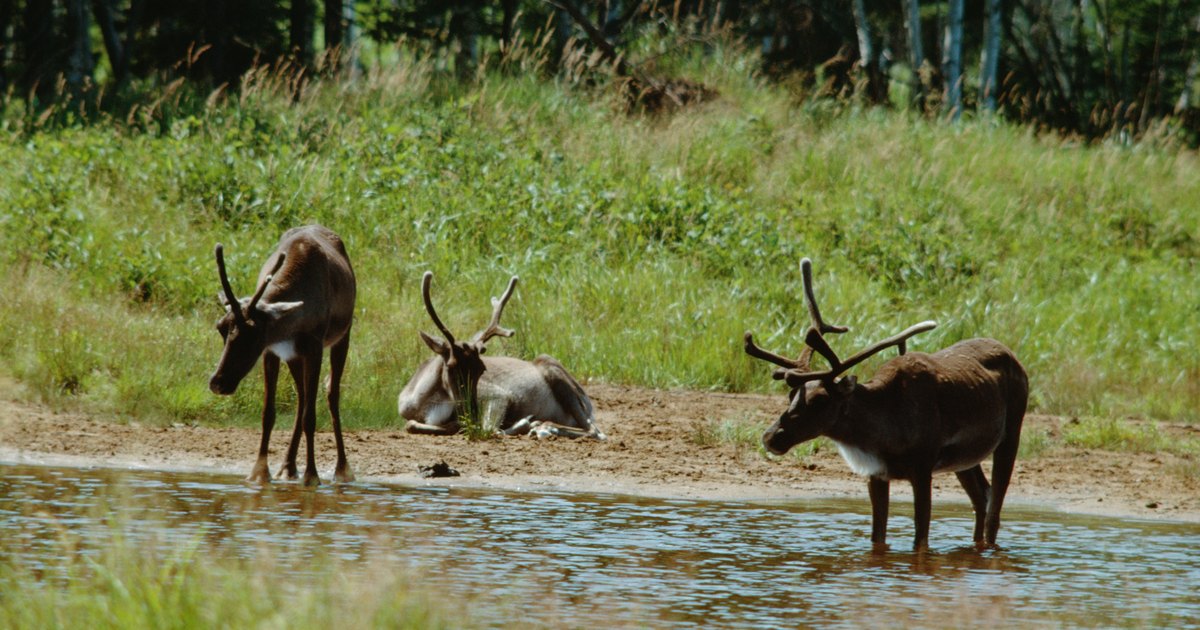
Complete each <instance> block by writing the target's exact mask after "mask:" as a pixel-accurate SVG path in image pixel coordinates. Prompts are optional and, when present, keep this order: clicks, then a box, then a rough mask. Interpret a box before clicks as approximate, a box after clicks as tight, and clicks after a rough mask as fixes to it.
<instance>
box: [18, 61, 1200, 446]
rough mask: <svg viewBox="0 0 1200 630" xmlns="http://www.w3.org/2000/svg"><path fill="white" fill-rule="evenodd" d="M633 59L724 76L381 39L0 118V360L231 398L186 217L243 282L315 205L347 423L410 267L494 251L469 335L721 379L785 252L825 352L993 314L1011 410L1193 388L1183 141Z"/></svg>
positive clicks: (790, 312) (736, 66)
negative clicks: (997, 117)
mask: <svg viewBox="0 0 1200 630" xmlns="http://www.w3.org/2000/svg"><path fill="white" fill-rule="evenodd" d="M646 45H651V44H646ZM716 58H720V59H722V60H723V62H722V63H716V62H715V61H714V59H716ZM509 63H516V62H512V61H510V62H509ZM659 63H660V68H665V69H671V70H673V71H678V72H682V73H687V74H688V75H689V76H692V77H698V78H701V79H703V80H704V81H705V82H706V83H708V84H709V85H711V86H713V87H715V88H716V89H717V90H719V91H720V93H721V95H722V96H721V98H720V99H719V100H717V101H715V102H712V103H710V104H707V105H704V106H701V107H696V108H692V109H688V110H686V111H681V112H677V113H674V114H671V115H665V116H657V117H655V116H630V115H627V114H625V113H624V112H623V111H622V110H621V108H620V106H619V103H618V100H617V99H616V98H615V97H614V96H613V91H612V90H609V89H608V88H607V87H606V86H605V85H604V84H603V83H601V84H598V85H597V84H590V83H589V82H588V81H585V80H582V79H581V80H579V81H572V80H567V79H553V78H543V76H544V75H537V74H533V73H530V74H519V75H513V74H510V73H508V72H506V71H505V70H504V69H502V68H501V69H491V70H484V71H482V72H481V73H480V77H479V78H478V80H476V81H474V82H471V83H456V82H451V81H448V80H447V79H445V78H443V77H441V76H440V75H438V74H437V73H436V72H435V71H434V69H433V65H432V62H431V61H429V60H428V59H426V58H424V57H421V56H419V55H414V54H397V55H395V59H393V60H392V62H391V65H389V66H388V67H386V68H380V69H377V70H373V71H372V72H370V73H368V74H366V75H365V76H363V77H361V78H359V79H357V80H354V81H349V82H338V81H333V80H327V81H318V82H315V83H312V84H309V85H308V86H307V87H306V88H305V89H304V90H303V91H302V92H300V93H299V94H297V93H296V92H295V85H294V84H293V83H290V82H289V81H290V78H289V76H288V75H287V73H286V72H283V71H278V72H276V73H272V72H268V71H264V72H261V73H259V74H254V75H252V76H251V77H249V78H248V80H247V81H246V84H245V87H244V89H243V92H242V93H241V94H240V95H232V94H223V95H222V94H214V95H204V94H200V95H194V96H180V95H179V94H183V93H184V92H186V90H187V89H189V88H187V86H183V87H179V88H173V89H176V90H179V92H178V93H175V92H173V93H172V94H173V95H174V96H173V97H172V99H173V100H167V101H163V102H161V103H160V104H159V106H158V109H155V110H154V111H153V112H151V113H149V114H146V113H145V109H142V110H139V111H141V112H143V114H142V115H144V116H149V117H150V118H149V119H148V120H149V121H150V122H151V123H153V124H143V123H139V122H137V116H133V117H132V118H130V119H129V120H123V119H121V118H120V117H117V116H107V117H103V116H102V117H99V118H98V119H97V120H92V121H91V122H90V123H89V124H76V125H60V126H51V125H47V126H46V127H45V128H44V129H38V128H31V127H30V126H29V125H20V124H15V123H13V124H8V123H5V124H3V125H0V132H2V133H3V134H5V136H4V139H3V142H2V143H0V244H2V246H3V247H2V249H0V272H2V275H3V280H0V282H2V283H3V284H0V289H2V290H3V291H4V295H5V298H6V299H5V300H3V301H0V325H3V328H4V330H5V331H6V333H7V334H6V335H4V336H2V337H0V366H2V367H0V370H4V371H7V372H9V373H10V374H11V375H12V376H15V377H16V378H18V379H20V380H22V381H24V382H26V383H28V384H30V385H31V386H32V389H33V390H34V391H37V392H39V393H40V395H41V396H42V397H43V398H44V399H46V400H49V401H51V402H54V403H56V404H82V405H85V406H88V407H93V408H99V409H104V410H108V411H112V412H116V413H120V414H131V415H136V416H139V417H141V418H143V419H148V420H152V419H155V418H157V419H160V420H174V419H178V418H181V417H182V418H186V419H188V420H196V421H204V422H214V423H239V424H242V423H244V424H252V423H256V422H257V413H256V412H255V411H256V407H257V405H258V404H259V400H258V397H259V392H260V391H261V390H260V389H259V386H258V385H257V384H249V385H243V387H242V388H240V390H239V392H238V393H237V394H236V395H235V396H234V397H233V398H231V399H222V398H218V397H215V396H212V395H210V394H208V393H207V391H206V390H205V383H206V380H207V373H208V372H209V371H210V370H211V369H212V367H213V365H214V364H215V362H216V359H217V357H218V354H219V347H220V341H219V339H220V338H219V336H218V335H217V334H216V333H215V332H212V331H211V323H212V321H213V320H215V318H216V315H217V314H218V313H219V312H220V309H219V308H218V306H217V304H218V303H217V301H216V300H215V298H214V296H215V294H216V293H217V291H218V286H219V285H218V283H217V279H216V272H215V267H214V264H213V260H212V247H213V244H214V243H216V242H218V241H220V242H223V243H224V244H225V248H226V260H227V263H228V265H229V269H230V276H231V280H232V281H233V283H234V285H235V288H236V290H237V291H239V292H240V293H242V294H248V293H250V292H251V291H252V290H253V287H252V286H251V283H252V281H253V278H254V277H255V274H256V273H257V269H258V267H259V265H261V263H262V261H263V260H264V259H265V257H266V256H267V255H268V253H269V252H270V251H271V249H272V247H273V245H274V243H275V241H276V239H277V238H278V237H279V235H280V234H281V233H282V232H283V231H284V230H285V229H287V228H289V227H292V226H294V225H297V224H300V223H306V222H320V223H323V224H325V225H328V226H330V227H331V228H333V229H334V230H335V231H337V232H339V233H340V234H341V235H342V236H343V238H344V239H345V240H346V242H347V245H348V248H349V252H350V256H351V259H352V260H353V262H354V265H355V269H356V272H357V274H358V278H359V295H358V303H357V312H356V323H355V327H354V338H353V340H352V342H351V353H350V360H349V364H348V367H347V374H346V379H345V390H344V392H345V393H344V397H343V409H344V410H345V413H346V418H347V422H348V425H349V426H351V427H363V426H384V425H389V424H392V423H394V422H396V421H397V416H396V412H395V402H394V401H395V398H394V397H395V396H396V394H397V393H398V392H399V389H400V387H401V385H402V384H403V382H404V380H405V379H407V377H408V376H409V375H410V374H411V373H412V371H413V370H414V369H415V367H416V366H417V365H418V363H419V362H420V361H421V360H423V359H424V358H425V357H426V355H427V352H428V350H426V349H425V348H424V346H423V345H422V344H420V343H419V342H418V339H417V336H416V334H415V332H416V330H418V329H419V328H421V327H428V326H429V323H428V322H427V321H426V317H425V314H424V311H423V309H422V307H421V300H420V298H419V295H418V291H419V289H418V287H419V278H420V276H421V273H422V272H423V271H425V270H427V269H429V270H433V271H434V272H435V273H437V274H438V277H439V278H440V279H445V283H446V285H447V286H448V287H452V288H451V289H449V290H448V295H447V298H446V299H445V300H444V302H445V306H444V307H443V306H442V305H441V303H439V311H441V309H443V308H445V311H444V312H442V313H441V314H442V317H443V319H444V320H446V322H447V325H448V326H450V327H451V328H452V329H453V330H456V331H457V330H462V331H464V334H469V333H466V332H465V331H473V330H476V329H478V328H481V327H482V326H483V325H484V324H485V323H486V319H487V316H488V312H489V310H488V296H489V295H492V294H496V293H498V292H499V291H500V290H502V289H503V283H504V281H505V279H506V278H507V277H508V276H509V275H512V274H519V275H520V276H521V278H522V285H521V289H520V291H518V292H517V294H516V296H515V297H514V299H513V301H512V303H511V304H510V306H509V309H508V311H507V313H506V315H505V322H506V325H509V326H511V327H513V328H515V329H516V330H517V335H516V336H515V337H514V338H512V339H510V340H505V341H497V342H494V343H493V348H492V349H491V352H493V353H507V354H513V355H520V356H525V357H531V356H533V355H536V354H539V353H549V354H553V355H555V356H557V357H558V358H560V359H561V360H563V362H564V363H565V364H566V365H567V366H568V368H569V369H571V370H572V371H573V372H574V373H576V374H577V375H578V376H580V377H583V378H592V379H605V380H611V381H620V382H627V383H636V384H643V385H649V386H657V387H693V388H704V389H721V390H733V391H743V390H765V389H768V388H771V387H772V386H773V381H771V380H770V378H769V377H768V375H767V370H766V368H765V367H764V366H763V365H761V364H760V363H761V362H755V361H753V360H751V359H749V358H748V357H746V356H745V355H744V354H743V353H742V351H741V345H740V339H741V333H742V332H743V331H745V330H752V331H754V332H755V333H756V337H757V338H758V339H760V343H762V344H763V345H764V346H766V347H770V348H772V349H777V350H779V351H783V352H798V351H799V346H800V343H801V341H800V340H801V333H802V332H803V330H804V328H805V326H806V324H807V322H806V315H805V311H804V308H803V304H802V298H801V290H800V274H799V267H798V261H799V259H800V257H802V256H810V257H812V258H813V259H814V261H815V265H816V283H817V285H818V286H817V290H818V292H819V295H820V300H821V302H822V307H823V308H824V311H825V313H826V315H827V317H828V319H829V320H831V321H833V322H836V323H838V324H845V325H849V326H851V327H852V329H853V330H852V332H851V333H850V334H847V335H844V336H841V337H839V339H838V340H837V341H836V345H837V348H838V349H839V351H843V352H852V351H853V350H854V349H856V348H858V347H861V346H863V345H866V344H868V343H870V342H872V341H874V340H877V339H879V338H881V337H884V336H887V335H889V334H891V333H892V332H895V331H897V330H899V329H901V328H903V327H905V326H907V325H908V324H910V323H912V322H915V321H920V320H924V319H930V318H932V319H936V320H937V321H938V322H939V323H940V326H939V327H938V328H937V329H936V330H934V331H932V332H930V333H926V334H923V335H921V336H920V337H918V338H916V339H915V340H914V341H913V342H912V344H911V345H912V348H913V349H914V350H932V349H936V348H940V347H943V346H945V345H948V344H950V343H953V342H955V341H957V340H960V339H964V338H969V337H974V336H989V337H994V338H997V339H999V340H1001V341H1002V342H1004V343H1006V344H1008V345H1009V346H1010V347H1012V348H1013V349H1014V350H1015V351H1016V353H1017V355H1018V356H1019V357H1020V358H1021V359H1022V361H1023V362H1024V363H1025V365H1026V368H1027V369H1028V372H1029V374H1030V379H1031V384H1032V387H1033V401H1032V402H1033V408H1034V409H1036V410H1039V411H1044V412H1051V413H1070V414H1077V415H1108V416H1118V415H1136V416H1145V417H1152V418H1159V419H1176V420H1188V421H1195V420H1196V419H1198V418H1200V350H1198V349H1197V346H1198V343H1197V342H1198V341H1200V289H1198V288H1197V285H1198V283H1197V282H1196V278H1197V258H1198V257H1200V213H1197V212H1196V211H1195V210H1196V202H1195V200H1196V199H1200V178H1196V177H1195V173H1197V172H1200V171H1198V167H1200V162H1198V160H1197V158H1196V155H1195V154H1193V153H1189V152H1186V151H1173V150H1166V149H1161V148H1153V147H1148V146H1132V147H1126V146H1093V147H1083V146H1078V145H1076V144H1073V143H1071V142H1067V141H1061V140H1055V139H1049V138H1045V137H1040V136H1037V135H1035V134H1033V133H1031V132H1029V131H1027V130H1026V129H1023V128H1019V127H1011V126H1006V125H1004V124H1000V123H997V122H996V121H992V120H988V121H976V122H969V123H966V124H962V125H957V126H951V125H943V124H940V123H937V122H930V121H926V120H923V119H919V118H914V117H912V116H910V115H907V114H903V113H895V112H888V111H885V110H861V109H858V108H856V107H854V106H829V105H827V104H823V103H822V102H807V101H797V100H796V99H795V98H794V97H793V95H791V94H790V93H789V92H787V91H786V90H785V89H782V88H780V87H777V86H774V85H770V84H766V83H763V82H761V81H759V80H757V79H756V78H755V77H754V76H753V75H752V73H751V72H749V71H748V69H749V68H751V67H752V65H753V59H752V57H750V56H749V55H746V54H744V53H742V52H739V51H738V50H737V49H735V48H720V49H719V50H718V51H717V52H715V53H710V55H708V56H705V55H700V54H699V53H698V52H697V51H695V50H693V49H690V48H687V47H679V48H678V49H672V50H666V51H665V54H664V56H663V57H662V58H661V59H660V61H659ZM172 103H173V104H172ZM5 111H6V112H11V111H14V110H13V108H6V109H5ZM8 115H11V116H17V115H23V114H11V113H10V114H8ZM130 120H132V121H133V122H130ZM884 359H885V357H879V358H877V359H876V360H875V362H873V363H872V364H869V365H867V366H865V367H864V368H861V369H860V372H862V373H864V374H867V373H869V372H870V370H871V368H872V365H877V364H878V361H882V360H884ZM282 389H283V390H284V391H285V392H286V390H287V388H282ZM287 395H290V394H287ZM286 404H290V403H288V402H286V401H285V405H286ZM284 413H286V411H285V412H284Z"/></svg>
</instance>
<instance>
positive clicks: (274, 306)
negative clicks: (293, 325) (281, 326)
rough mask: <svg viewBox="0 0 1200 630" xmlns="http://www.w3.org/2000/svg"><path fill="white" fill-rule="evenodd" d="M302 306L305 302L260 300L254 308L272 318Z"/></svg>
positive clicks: (277, 317) (279, 316)
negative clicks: (264, 301) (265, 301)
mask: <svg viewBox="0 0 1200 630" xmlns="http://www.w3.org/2000/svg"><path fill="white" fill-rule="evenodd" d="M301 306H304V302H267V303H265V304H264V303H262V302H259V303H258V304H256V305H254V308H255V310H258V311H259V312H261V313H263V314H265V315H266V316H267V317H270V318H271V319H279V318H281V317H283V316H284V315H287V314H288V313H291V312H292V311H294V310H296V309H298V308H300V307H301Z"/></svg>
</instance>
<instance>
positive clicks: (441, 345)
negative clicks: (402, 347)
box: [417, 330, 450, 359]
mask: <svg viewBox="0 0 1200 630" xmlns="http://www.w3.org/2000/svg"><path fill="white" fill-rule="evenodd" d="M417 334H418V335H421V341H424V342H425V345H427V346H429V349H430V350H433V353H434V354H436V355H439V356H441V357H442V358H443V359H445V358H446V357H449V356H450V345H449V344H447V343H446V342H445V341H442V340H441V339H437V338H436V337H430V336H429V335H426V334H425V331H422V330H418V331H417Z"/></svg>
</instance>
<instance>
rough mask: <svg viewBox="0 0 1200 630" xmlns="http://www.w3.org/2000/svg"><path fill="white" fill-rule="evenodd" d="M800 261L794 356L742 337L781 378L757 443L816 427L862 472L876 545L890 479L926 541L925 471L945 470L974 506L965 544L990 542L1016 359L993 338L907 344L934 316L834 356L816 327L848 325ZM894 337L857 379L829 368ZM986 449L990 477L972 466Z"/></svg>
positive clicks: (786, 441)
mask: <svg viewBox="0 0 1200 630" xmlns="http://www.w3.org/2000/svg"><path fill="white" fill-rule="evenodd" d="M800 268H801V274H802V276H803V281H804V295H805V298H806V300H807V302H808V312H809V316H810V318H811V319H812V326H811V327H810V328H809V329H808V332H807V333H806V335H805V338H804V341H805V348H804V350H803V351H802V352H801V354H800V357H799V358H798V359H789V358H787V357H783V356H780V355H778V354H775V353H773V352H769V351H766V350H763V349H762V348H760V347H758V346H757V345H756V344H755V343H754V338H753V336H752V335H751V333H749V332H747V333H746V334H745V337H744V343H745V351H746V353H747V354H749V355H750V356H752V357H755V358H758V359H762V360H764V361H768V362H770V363H773V364H775V365H777V366H779V368H778V369H776V370H775V373H774V378H775V379H776V380H783V381H785V382H786V383H787V384H788V386H789V387H791V388H792V389H791V392H790V393H789V399H790V402H789V405H788V408H787V410H786V411H784V412H783V414H782V415H781V416H780V417H779V420H777V421H776V422H775V423H774V424H772V425H771V427H770V428H769V429H767V431H766V433H765V434H764V435H763V446H764V447H766V449H767V450H768V451H770V452H772V453H775V454H777V455H782V454H784V453H786V452H787V451H788V450H789V449H791V448H792V447H793V446H795V445H797V444H800V443H802V442H806V441H808V440H811V439H814V438H816V437H818V436H825V437H828V438H829V439H830V440H832V441H833V443H834V444H835V445H836V446H837V448H838V451H839V452H840V453H841V455H842V458H843V459H845V460H846V463H847V464H848V465H849V466H850V468H851V469H852V470H854V472H856V473H858V474H860V475H863V476H866V477H867V479H868V480H867V491H868V494H869V496H870V498H871V541H872V543H873V544H874V545H876V546H879V547H884V546H886V541H885V539H886V536H887V518H888V490H889V488H888V484H889V482H890V481H891V480H894V479H900V480H908V481H909V482H911V484H912V489H913V503H914V512H915V518H914V522H915V527H916V537H915V540H914V542H913V549H914V550H918V551H920V550H924V549H926V548H928V544H929V520H930V512H931V508H930V501H931V484H932V477H933V475H934V473H940V472H954V473H955V474H956V475H957V476H958V480H959V482H960V483H961V484H962V486H963V488H964V489H965V490H966V492H967V495H968V496H969V497H970V499H971V505H972V507H973V509H974V512H975V533H974V542H975V544H976V545H979V546H984V545H986V546H993V545H995V543H996V533H997V531H998V530H999V529H1000V508H1001V507H1002V506H1003V505H1004V495H1005V493H1006V492H1007V490H1008V486H1009V482H1010V480H1011V479H1012V474H1013V467H1014V464H1015V462H1016V457H1017V445H1018V442H1019V440H1020V437H1021V423H1022V421H1023V419H1024V417H1025V407H1026V403H1027V401H1028V398H1029V382H1028V379H1027V377H1026V375H1025V369H1024V368H1023V367H1022V366H1021V363H1020V362H1019V361H1018V360H1017V358H1016V356H1014V355H1013V353H1012V351H1011V350H1009V349H1008V348H1006V347H1005V346H1004V345H1002V344H1001V343H1000V342H998V341H995V340H993V339H969V340H966V341H960V342H958V343H956V344H954V345H952V346H950V347H948V348H946V349H944V350H940V351H938V352H934V353H932V354H926V353H923V352H912V353H908V352H906V349H907V347H906V344H907V340H908V339H909V338H910V337H912V336H913V335H916V334H918V333H921V332H925V331H927V330H931V329H933V328H934V327H935V326H936V325H937V324H936V323H934V322H932V321H926V322H922V323H919V324H916V325H914V326H912V327H910V328H908V329H907V330H905V331H903V332H901V333H899V334H897V335H894V336H892V337H890V338H888V339H885V340H883V341H880V342H878V343H876V344H874V345H872V346H870V347H868V348H866V349H865V350H862V351H860V352H858V353H856V354H854V355H853V356H851V357H850V358H848V359H846V360H845V361H843V360H841V359H839V358H838V356H837V354H836V353H834V351H833V349H832V348H831V347H830V345H829V343H828V342H827V341H826V339H825V334H827V333H844V332H847V331H848V330H849V329H848V328H846V327H844V326H833V325H830V324H827V323H826V322H825V321H824V320H823V319H822V318H821V313H820V310H819V309H818V307H817V301H816V298H815V296H814V293H813V287H812V262H811V261H810V260H809V259H807V258H805V259H804V260H802V261H801V262H800ZM893 346H895V347H897V348H898V350H899V353H900V356H898V357H895V358H893V359H891V360H889V361H887V362H886V363H884V364H883V365H882V366H881V367H880V368H879V369H878V371H876V372H875V375H874V377H873V378H872V379H871V380H870V381H867V382H866V383H862V384H860V383H858V381H857V380H856V379H855V377H854V376H845V377H843V378H838V377H839V376H840V375H842V374H843V373H845V372H846V371H848V370H850V369H851V368H853V367H854V366H855V365H858V364H859V363H862V362H863V361H865V360H866V359H867V358H869V357H871V356H872V355H874V354H876V353H878V352H880V351H882V350H884V349H886V348H889V347H893ZM814 352H815V353H817V354H819V355H821V356H822V357H824V358H825V360H826V361H827V362H828V363H829V368H828V369H825V370H816V369H814V368H813V367H812V366H811V365H810V362H811V360H812V356H813V353H814ZM989 455H991V456H992V466H991V468H992V480H991V484H989V483H988V480H987V477H986V476H985V475H984V472H983V467H982V466H981V465H980V462H982V461H983V460H984V459H986V458H987V457H988V456H989Z"/></svg>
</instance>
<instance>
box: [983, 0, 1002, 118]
mask: <svg viewBox="0 0 1200 630" xmlns="http://www.w3.org/2000/svg"><path fill="white" fill-rule="evenodd" d="M1000 13H1001V0H984V16H983V55H982V57H981V59H980V63H979V92H980V99H979V102H980V105H981V106H982V107H983V110H984V111H988V112H994V111H996V92H997V91H998V86H997V85H996V75H997V72H998V71H999V68H1000V32H1001V30H1002V29H1001V25H1000Z"/></svg>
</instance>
